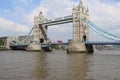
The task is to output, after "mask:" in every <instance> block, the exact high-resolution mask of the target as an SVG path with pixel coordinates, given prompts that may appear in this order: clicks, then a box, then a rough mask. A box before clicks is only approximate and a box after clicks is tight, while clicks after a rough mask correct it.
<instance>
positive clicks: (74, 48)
mask: <svg viewBox="0 0 120 80" xmlns="http://www.w3.org/2000/svg"><path fill="white" fill-rule="evenodd" d="M67 53H87V48H86V46H85V44H84V43H82V42H77V43H75V42H72V43H69V44H68V49H67Z"/></svg>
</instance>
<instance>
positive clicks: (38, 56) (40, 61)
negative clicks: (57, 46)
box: [31, 52, 49, 80]
mask: <svg viewBox="0 0 120 80" xmlns="http://www.w3.org/2000/svg"><path fill="white" fill-rule="evenodd" d="M33 54H34V56H33V60H34V63H33V65H32V66H33V67H32V71H31V74H32V78H33V80H44V79H45V78H46V77H47V76H48V75H49V74H48V66H47V65H48V62H47V60H46V54H45V53H40V52H36V53H33Z"/></svg>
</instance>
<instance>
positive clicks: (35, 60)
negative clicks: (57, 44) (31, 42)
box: [0, 50, 120, 80]
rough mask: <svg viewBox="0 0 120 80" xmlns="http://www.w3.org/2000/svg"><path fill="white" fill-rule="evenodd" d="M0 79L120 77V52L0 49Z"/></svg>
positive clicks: (100, 79) (111, 79) (96, 79)
mask: <svg viewBox="0 0 120 80" xmlns="http://www.w3.org/2000/svg"><path fill="white" fill-rule="evenodd" d="M0 80H120V52H119V51H111V50H109V51H95V53H94V55H86V54H80V53H75V54H67V53H66V51H62V50H56V51H55V50H53V51H52V52H26V51H0Z"/></svg>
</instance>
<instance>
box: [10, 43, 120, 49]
mask: <svg viewBox="0 0 120 80" xmlns="http://www.w3.org/2000/svg"><path fill="white" fill-rule="evenodd" d="M84 43H85V44H86V45H120V42H84ZM52 45H68V43H48V44H47V43H41V47H49V46H52ZM27 46H28V45H27V44H16V45H10V48H11V49H12V50H26V48H27Z"/></svg>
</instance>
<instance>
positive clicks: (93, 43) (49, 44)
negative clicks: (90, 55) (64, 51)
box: [41, 41, 120, 47]
mask: <svg viewBox="0 0 120 80" xmlns="http://www.w3.org/2000/svg"><path fill="white" fill-rule="evenodd" d="M84 43H85V44H87V45H120V42H93V41H91V42H84ZM51 45H68V43H48V44H46V43H42V44H41V46H42V47H46V46H51Z"/></svg>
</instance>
